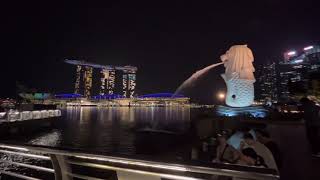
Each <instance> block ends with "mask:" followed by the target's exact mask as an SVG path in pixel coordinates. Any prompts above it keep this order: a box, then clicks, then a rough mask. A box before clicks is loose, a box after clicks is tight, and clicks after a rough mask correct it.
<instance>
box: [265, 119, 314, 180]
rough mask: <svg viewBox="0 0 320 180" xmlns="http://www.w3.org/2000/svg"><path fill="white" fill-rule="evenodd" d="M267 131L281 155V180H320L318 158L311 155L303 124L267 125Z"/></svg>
mask: <svg viewBox="0 0 320 180" xmlns="http://www.w3.org/2000/svg"><path fill="white" fill-rule="evenodd" d="M267 129H268V131H269V132H270V134H271V137H272V138H273V139H274V141H276V142H277V144H278V145H279V148H280V150H281V153H282V160H283V165H282V169H281V170H280V177H281V178H280V179H281V180H320V158H318V157H314V156H312V154H311V149H310V147H309V143H308V140H307V137H306V131H305V127H304V124H296V123H295V124H290V123H286V124H269V125H268V126H267ZM319 143H320V142H319Z"/></svg>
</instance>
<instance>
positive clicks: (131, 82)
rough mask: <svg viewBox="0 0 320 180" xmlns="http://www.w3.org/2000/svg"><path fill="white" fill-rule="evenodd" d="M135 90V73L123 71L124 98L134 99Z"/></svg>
mask: <svg viewBox="0 0 320 180" xmlns="http://www.w3.org/2000/svg"><path fill="white" fill-rule="evenodd" d="M135 88H136V72H135V71H133V70H125V71H123V75H122V92H123V94H122V95H123V96H124V97H128V98H132V97H134V92H135Z"/></svg>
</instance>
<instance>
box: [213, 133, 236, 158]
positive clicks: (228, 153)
mask: <svg viewBox="0 0 320 180" xmlns="http://www.w3.org/2000/svg"><path fill="white" fill-rule="evenodd" d="M217 139H218V143H219V145H218V147H217V154H216V159H215V160H214V161H215V162H221V163H236V162H237V161H238V159H239V152H238V151H237V150H236V149H235V148H234V147H232V146H231V145H229V144H228V143H227V139H228V134H227V133H226V132H222V133H221V134H218V137H217Z"/></svg>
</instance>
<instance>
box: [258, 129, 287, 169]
mask: <svg viewBox="0 0 320 180" xmlns="http://www.w3.org/2000/svg"><path fill="white" fill-rule="evenodd" d="M255 131H256V135H257V140H258V141H259V142H260V143H262V144H264V145H265V146H266V147H267V148H268V149H269V150H270V151H271V153H272V155H273V157H274V160H275V161H276V164H277V167H278V168H279V169H281V165H282V161H281V152H280V149H279V146H278V145H277V143H275V142H274V141H273V140H272V139H271V138H270V135H269V133H268V132H267V131H264V130H261V129H257V130H255Z"/></svg>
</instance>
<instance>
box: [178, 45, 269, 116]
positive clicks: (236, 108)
mask: <svg viewBox="0 0 320 180" xmlns="http://www.w3.org/2000/svg"><path fill="white" fill-rule="evenodd" d="M220 59H221V61H222V62H220V63H216V64H213V65H210V66H208V67H206V68H204V69H201V70H199V71H197V72H196V73H194V74H193V75H192V76H191V77H190V78H188V79H187V80H186V81H184V82H183V83H182V85H180V86H179V88H178V89H177V90H176V92H175V94H179V93H180V92H181V91H182V90H183V89H185V88H189V87H191V86H193V85H194V84H195V81H196V80H198V79H199V78H201V77H202V76H203V75H205V74H206V73H207V72H208V71H209V70H211V69H213V68H214V67H217V66H219V65H222V64H223V65H224V67H225V73H223V74H221V77H222V78H223V80H224V81H225V83H226V86H227V93H226V96H225V104H226V105H227V106H229V107H226V106H221V107H222V111H228V113H229V112H230V113H229V114H225V115H232V114H237V113H239V112H244V113H249V114H251V115H254V114H252V112H254V113H256V114H257V113H258V116H261V113H262V114H265V112H264V110H263V109H261V107H256V106H251V105H252V104H253V101H254V83H255V77H254V74H253V72H254V71H255V69H254V66H253V61H254V56H253V53H252V51H251V49H250V48H248V46H247V45H234V46H231V47H230V49H229V50H228V51H227V52H226V53H225V54H223V55H221V56H220ZM259 113H260V114H259ZM254 116H255V115H254Z"/></svg>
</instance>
